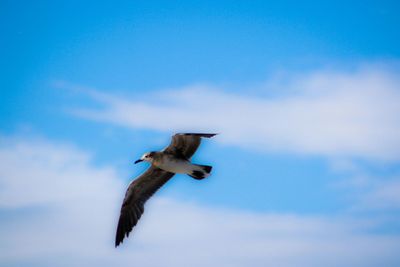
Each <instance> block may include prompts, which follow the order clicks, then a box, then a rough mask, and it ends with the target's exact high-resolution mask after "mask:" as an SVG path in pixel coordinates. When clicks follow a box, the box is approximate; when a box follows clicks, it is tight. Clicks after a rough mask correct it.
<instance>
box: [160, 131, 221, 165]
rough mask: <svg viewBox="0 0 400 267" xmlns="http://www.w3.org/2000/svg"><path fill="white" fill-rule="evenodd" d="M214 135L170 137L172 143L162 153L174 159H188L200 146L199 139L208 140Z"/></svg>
mask: <svg viewBox="0 0 400 267" xmlns="http://www.w3.org/2000/svg"><path fill="white" fill-rule="evenodd" d="M214 135H216V134H214V133H178V134H175V135H174V136H172V141H171V143H170V144H169V146H168V147H166V148H165V149H164V150H163V152H164V153H170V154H172V155H174V156H175V157H179V158H184V159H190V158H191V157H192V156H193V154H194V152H196V150H197V148H198V147H199V145H200V142H201V137H205V138H210V137H213V136H214Z"/></svg>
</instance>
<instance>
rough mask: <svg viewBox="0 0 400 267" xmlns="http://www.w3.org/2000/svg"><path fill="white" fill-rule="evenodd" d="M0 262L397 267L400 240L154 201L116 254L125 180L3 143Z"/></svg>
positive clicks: (58, 154)
mask: <svg viewBox="0 0 400 267" xmlns="http://www.w3.org/2000/svg"><path fill="white" fill-rule="evenodd" d="M0 160H1V161H2V164H1V167H0V191H1V194H0V196H1V198H0V199H1V201H0V209H1V214H3V215H2V216H4V214H6V217H5V218H3V219H2V220H0V226H1V227H0V235H1V239H0V246H1V248H2V250H1V253H0V265H2V266H83V265H86V266H88V265H96V266H110V265H115V264H117V265H122V264H124V265H132V264H134V265H138V266H268V265H270V266H282V267H286V266H287V267H289V266H354V267H357V266H398V265H399V263H400V257H399V256H398V251H399V249H400V245H399V244H400V237H399V236H397V235H390V236H386V235H379V234H372V233H370V230H371V229H374V228H376V227H379V220H353V219H351V218H345V217H336V218H335V217H322V216H320V217H317V216H302V215H296V214H279V213H278V214H263V213H249V212H245V211H236V210H226V209H218V208H211V207H202V206H200V205H198V204H195V203H181V202H177V201H174V200H172V199H162V198H157V197H155V198H153V199H151V200H150V202H149V203H148V205H146V212H145V214H144V216H143V218H142V220H141V221H140V223H139V225H138V227H137V228H136V229H135V232H134V234H133V235H132V236H131V237H130V238H129V239H128V240H127V241H126V242H124V244H123V246H122V247H120V248H118V249H115V248H114V247H113V238H114V231H115V223H116V220H117V216H118V210H119V205H120V202H121V200H122V197H123V193H124V190H125V188H124V185H123V184H124V183H123V182H121V180H120V179H118V178H117V175H116V172H115V171H114V170H113V169H112V168H110V167H106V168H105V167H97V166H93V165H92V164H91V161H90V155H88V154H87V153H85V152H82V151H80V150H79V149H76V148H72V147H71V146H66V145H63V144H59V143H53V142H49V141H46V140H32V139H31V140H25V139H18V138H17V139H14V138H5V137H3V138H1V144H0Z"/></svg>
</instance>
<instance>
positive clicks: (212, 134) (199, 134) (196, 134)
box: [183, 133, 219, 138]
mask: <svg viewBox="0 0 400 267" xmlns="http://www.w3.org/2000/svg"><path fill="white" fill-rule="evenodd" d="M218 134H219V133H184V134H183V135H194V136H199V137H205V138H211V137H213V136H216V135H218Z"/></svg>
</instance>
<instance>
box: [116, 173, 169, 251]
mask: <svg viewBox="0 0 400 267" xmlns="http://www.w3.org/2000/svg"><path fill="white" fill-rule="evenodd" d="M172 176H174V173H171V172H167V171H163V170H161V169H159V168H157V167H153V166H151V167H150V168H149V169H148V170H147V171H145V172H144V173H143V174H142V175H140V176H139V177H138V178H137V179H135V180H134V181H132V182H131V183H130V185H129V186H128V189H127V191H126V194H125V198H124V201H123V203H122V207H121V214H120V216H119V220H118V227H117V234H116V236H115V247H117V246H118V245H119V244H121V243H122V242H123V240H124V238H125V236H126V237H128V236H129V233H130V232H131V231H132V229H133V227H134V226H135V225H136V224H137V222H138V221H139V219H140V217H141V216H142V214H143V211H144V203H145V202H146V201H147V200H148V199H149V198H150V197H151V196H152V195H153V194H154V193H155V192H156V191H157V190H158V189H159V188H160V187H161V186H163V185H164V184H165V183H166V182H168V180H169V179H171V177H172Z"/></svg>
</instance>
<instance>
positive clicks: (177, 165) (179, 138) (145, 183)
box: [115, 133, 216, 247]
mask: <svg viewBox="0 0 400 267" xmlns="http://www.w3.org/2000/svg"><path fill="white" fill-rule="evenodd" d="M215 135H216V134H214V133H178V134H175V135H173V136H172V141H171V143H170V144H169V146H168V147H166V148H164V149H163V150H162V151H152V152H147V153H144V154H143V156H142V157H141V158H140V159H138V160H136V161H135V164H136V163H139V162H142V161H147V162H149V163H151V166H150V167H149V168H148V169H147V170H146V171H145V172H144V173H142V174H141V175H140V176H139V177H137V178H136V179H135V180H133V181H132V182H131V183H130V184H129V186H128V189H127V191H126V193H125V198H124V200H123V202H122V207H121V213H120V216H119V220H118V226H117V233H116V236H115V247H118V246H119V245H120V244H121V243H122V242H123V240H124V238H125V236H126V237H129V233H130V232H131V231H132V229H133V227H134V226H135V225H136V224H137V222H138V221H139V219H140V217H141V216H142V214H143V212H144V204H145V202H146V201H147V200H148V199H149V198H150V197H151V196H152V195H153V194H154V193H155V192H156V191H157V190H158V189H159V188H160V187H161V186H163V185H164V184H165V183H166V182H168V180H169V179H171V178H172V176H174V175H175V174H176V173H182V174H187V175H189V176H191V177H193V178H194V179H197V180H201V179H204V178H205V177H207V176H209V175H210V173H211V169H212V167H211V166H207V165H197V164H193V163H191V162H190V158H191V157H192V156H193V154H194V153H195V152H196V150H197V148H198V147H199V145H200V142H201V138H202V137H205V138H211V137H213V136H215Z"/></svg>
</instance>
